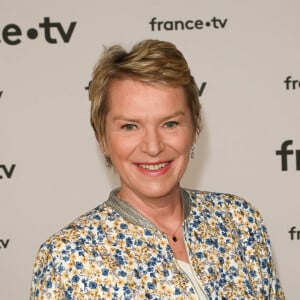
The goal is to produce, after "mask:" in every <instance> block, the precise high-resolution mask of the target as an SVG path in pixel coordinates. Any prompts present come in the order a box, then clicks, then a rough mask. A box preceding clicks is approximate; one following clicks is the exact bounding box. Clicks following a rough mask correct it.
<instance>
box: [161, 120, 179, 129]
mask: <svg viewBox="0 0 300 300" xmlns="http://www.w3.org/2000/svg"><path fill="white" fill-rule="evenodd" d="M178 124H179V123H178V122H177V121H169V122H166V123H165V124H164V126H165V127H167V128H174V127H176V126H178Z"/></svg>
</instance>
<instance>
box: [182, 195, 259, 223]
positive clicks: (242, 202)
mask: <svg viewBox="0 0 300 300" xmlns="http://www.w3.org/2000/svg"><path fill="white" fill-rule="evenodd" d="M184 190H185V192H186V193H187V194H188V195H189V198H190V200H191V204H192V207H193V208H194V209H196V210H201V211H203V210H206V211H210V212H211V213H213V214H215V215H217V216H218V215H220V214H224V213H225V214H226V213H228V214H230V215H232V216H238V217H239V218H241V217H246V218H249V217H250V216H252V217H253V218H260V214H259V212H258V210H257V209H256V208H255V207H254V206H253V205H252V203H251V202H249V201H248V200H246V199H245V198H243V197H241V196H238V195H235V194H230V193H222V192H210V191H200V190H194V189H184Z"/></svg>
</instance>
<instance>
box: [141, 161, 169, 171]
mask: <svg viewBox="0 0 300 300" xmlns="http://www.w3.org/2000/svg"><path fill="white" fill-rule="evenodd" d="M168 163H169V162H165V163H159V164H138V166H139V167H141V168H143V169H145V170H149V171H158V170H160V169H162V168H164V167H165V166H166V165H167V164H168Z"/></svg>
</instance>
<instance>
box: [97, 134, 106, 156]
mask: <svg viewBox="0 0 300 300" xmlns="http://www.w3.org/2000/svg"><path fill="white" fill-rule="evenodd" d="M98 143H99V147H100V150H101V152H102V153H103V155H104V156H107V155H108V153H107V147H106V143H105V139H104V138H102V137H100V136H99V137H98Z"/></svg>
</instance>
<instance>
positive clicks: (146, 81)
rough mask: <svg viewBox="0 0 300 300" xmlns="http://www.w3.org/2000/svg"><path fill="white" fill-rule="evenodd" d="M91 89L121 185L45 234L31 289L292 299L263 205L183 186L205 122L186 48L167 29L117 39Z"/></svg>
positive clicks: (104, 145) (95, 119) (105, 148)
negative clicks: (169, 38)
mask: <svg viewBox="0 0 300 300" xmlns="http://www.w3.org/2000/svg"><path fill="white" fill-rule="evenodd" d="M90 100H91V123H92V126H93V128H94V131H95V134H96V138H97V140H98V142H99V145H100V148H101V150H102V152H103V154H104V157H105V160H106V165H107V166H113V168H114V169H115V170H116V171H117V173H118V174H119V176H120V180H121V186H120V188H118V189H115V190H113V191H112V192H111V194H110V196H109V198H108V200H107V201H106V202H104V203H103V204H101V205H100V206H98V207H97V208H95V209H94V210H92V211H91V212H89V213H87V214H85V215H83V216H81V217H80V218H78V219H77V220H75V221H74V222H72V223H71V224H70V225H69V226H67V227H66V228H64V229H62V230H61V231H60V232H58V233H57V234H55V235H54V236H52V237H51V238H50V239H49V240H48V241H46V242H45V243H44V244H43V245H42V246H41V248H40V251H39V253H38V256H37V260H36V264H35V269H34V277H33V281H32V290H31V299H284V295H283V292H282V289H281V287H280V283H279V280H278V278H277V276H276V273H275V269H274V266H273V262H272V255H271V248H270V242H269V239H268V236H267V232H266V228H265V226H264V225H263V223H262V219H261V217H260V215H259V213H258V212H257V211H256V210H254V209H253V208H252V206H251V205H250V204H249V203H247V202H246V201H245V200H243V199H241V198H239V197H236V196H233V195H228V194H220V193H210V192H200V191H195V190H187V189H182V188H181V187H180V180H181V178H182V176H183V174H184V172H185V169H186V167H187V164H188V161H189V158H190V157H193V155H194V154H193V151H194V144H195V141H196V137H197V135H198V134H199V132H200V104H199V101H198V89H197V86H196V84H195V81H194V79H193V77H192V75H191V74H190V70H189V68H188V65H187V63H186V61H185V59H184V57H183V55H182V54H181V52H179V51H178V50H177V49H176V47H175V46H174V45H173V44H171V43H168V42H163V41H156V40H145V41H142V42H140V43H138V44H137V45H135V46H134V47H133V49H132V50H131V51H130V52H129V53H127V52H126V51H125V50H123V49H122V48H121V47H120V46H113V47H110V48H108V49H106V50H105V51H104V53H103V55H102V57H101V59H100V60H99V62H98V64H97V65H96V67H95V70H94V73H93V79H92V83H91V86H90Z"/></svg>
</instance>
